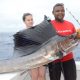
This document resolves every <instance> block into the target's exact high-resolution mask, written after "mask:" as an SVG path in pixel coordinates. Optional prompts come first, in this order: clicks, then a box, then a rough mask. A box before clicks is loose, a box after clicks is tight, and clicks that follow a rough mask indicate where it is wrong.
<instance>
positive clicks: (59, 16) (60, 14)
mask: <svg viewBox="0 0 80 80" xmlns="http://www.w3.org/2000/svg"><path fill="white" fill-rule="evenodd" d="M53 14H54V17H55V19H56V20H57V21H63V18H64V15H65V10H64V7H63V6H56V7H55V8H54V11H53Z"/></svg>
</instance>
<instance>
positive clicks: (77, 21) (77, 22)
mask: <svg viewBox="0 0 80 80" xmlns="http://www.w3.org/2000/svg"><path fill="white" fill-rule="evenodd" d="M66 10H67V11H68V12H69V13H70V14H71V16H72V17H73V18H74V19H75V20H76V22H77V23H78V24H79V25H80V22H79V21H78V20H77V19H76V18H75V16H74V15H73V14H72V13H71V12H70V11H69V10H68V9H67V8H66Z"/></svg>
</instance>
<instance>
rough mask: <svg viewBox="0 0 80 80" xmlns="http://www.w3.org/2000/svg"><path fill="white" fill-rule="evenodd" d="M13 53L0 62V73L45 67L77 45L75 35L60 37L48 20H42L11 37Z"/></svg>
mask: <svg viewBox="0 0 80 80" xmlns="http://www.w3.org/2000/svg"><path fill="white" fill-rule="evenodd" d="M13 37H14V52H13V54H14V55H13V56H12V58H10V59H7V60H0V73H9V72H17V71H25V70H29V69H32V68H37V67H40V66H42V65H46V64H48V63H50V62H52V61H54V60H56V59H60V58H62V57H63V56H65V55H67V54H66V53H68V52H69V51H72V50H73V49H74V48H75V47H76V46H77V45H78V39H76V38H75V37H76V34H75V33H74V34H72V35H69V36H60V35H59V34H58V33H57V32H56V30H55V28H54V26H53V25H52V24H51V22H50V19H48V18H47V17H46V16H45V18H44V20H43V21H42V22H41V23H39V24H37V25H35V26H33V27H31V28H29V29H24V30H21V31H19V32H17V33H15V34H14V35H13Z"/></svg>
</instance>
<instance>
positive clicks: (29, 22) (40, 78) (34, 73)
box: [23, 13, 45, 80]
mask: <svg viewBox="0 0 80 80" xmlns="http://www.w3.org/2000/svg"><path fill="white" fill-rule="evenodd" d="M23 22H24V23H25V25H26V28H31V27H32V26H33V23H34V22H33V16H32V14H30V13H24V14H23ZM30 75H31V79H32V80H45V66H41V67H38V68H34V69H31V70H30Z"/></svg>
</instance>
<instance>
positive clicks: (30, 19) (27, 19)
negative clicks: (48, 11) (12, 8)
mask: <svg viewBox="0 0 80 80" xmlns="http://www.w3.org/2000/svg"><path fill="white" fill-rule="evenodd" d="M24 23H25V24H26V27H27V28H30V27H32V26H33V17H32V15H28V16H26V17H25V21H24Z"/></svg>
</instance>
